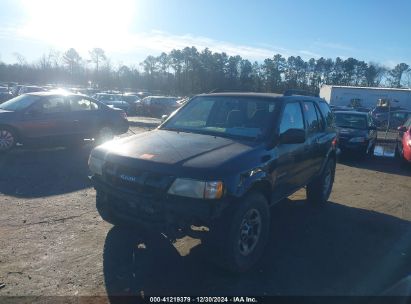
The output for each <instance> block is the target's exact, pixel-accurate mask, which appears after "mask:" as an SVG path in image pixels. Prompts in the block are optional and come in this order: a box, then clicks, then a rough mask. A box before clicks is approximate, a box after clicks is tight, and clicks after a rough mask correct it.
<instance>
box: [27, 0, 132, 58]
mask: <svg viewBox="0 0 411 304" xmlns="http://www.w3.org/2000/svg"><path fill="white" fill-rule="evenodd" d="M22 5H23V9H24V10H25V12H26V14H27V17H28V20H27V23H26V25H25V26H24V27H23V29H22V31H23V34H24V35H25V36H28V37H30V38H34V39H38V40H42V41H46V42H47V43H49V44H50V45H52V46H57V47H64V48H70V47H74V48H75V49H77V50H78V51H80V52H85V51H87V50H89V49H91V48H93V47H101V48H104V49H106V50H108V51H122V43H121V42H122V41H124V40H125V39H127V38H128V36H129V34H130V32H131V26H132V22H133V18H135V12H136V1H133V0H116V1H113V0H110V1H101V0H87V1H84V0H62V1H58V0H36V1H32V0H22Z"/></svg>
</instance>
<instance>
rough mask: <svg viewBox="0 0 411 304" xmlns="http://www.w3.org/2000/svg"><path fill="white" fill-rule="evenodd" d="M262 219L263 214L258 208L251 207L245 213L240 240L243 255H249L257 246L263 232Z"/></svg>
mask: <svg viewBox="0 0 411 304" xmlns="http://www.w3.org/2000/svg"><path fill="white" fill-rule="evenodd" d="M261 221H262V220H261V214H260V212H259V211H258V210H257V209H250V210H248V211H247V213H246V214H245V216H244V218H243V220H242V222H241V225H240V231H239V232H240V233H239V240H238V246H239V250H240V253H241V255H243V256H248V255H249V254H251V253H252V252H253V251H254V249H255V247H256V246H257V244H258V241H259V239H260V234H261V224H262V222H261Z"/></svg>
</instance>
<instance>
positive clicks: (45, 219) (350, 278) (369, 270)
mask: <svg viewBox="0 0 411 304" xmlns="http://www.w3.org/2000/svg"><path fill="white" fill-rule="evenodd" d="M131 120H132V123H131V125H132V128H131V129H132V130H133V132H135V133H138V132H142V131H144V130H146V129H148V128H152V127H153V126H154V125H155V123H157V121H155V120H153V121H150V119H149V120H141V119H138V118H133V119H131ZM131 133H132V132H129V134H131ZM90 149H91V148H90V147H87V146H86V147H84V148H83V149H79V150H74V151H73V150H65V149H44V150H24V149H18V150H16V151H14V152H12V153H10V154H7V155H3V156H1V158H0V210H1V212H0V283H4V284H5V287H4V288H1V289H0V296H11V295H12V296H28V295H32V296H44V295H50V296H53V295H61V296H63V295H64V296H74V295H87V296H94V295H102V296H106V295H107V294H109V295H112V294H130V293H131V294H142V293H143V294H145V295H150V294H154V295H160V294H165V295H170V294H178V295H189V294H191V295H195V294H197V295H198V294H201V295H207V294H211V295H216V294H218V295H242V294H243V295H367V294H379V293H380V292H381V291H383V290H385V289H386V288H388V287H389V286H392V285H393V284H395V283H396V282H398V281H399V280H400V279H402V278H403V277H405V276H406V275H409V273H410V269H411V242H410V240H411V199H410V195H411V169H410V168H405V167H403V166H401V165H400V164H399V163H397V161H396V160H394V159H390V158H377V157H376V158H374V159H372V160H366V161H359V160H354V159H341V160H340V161H339V164H338V165H337V173H336V180H335V184H334V190H333V193H332V196H331V198H330V202H329V204H328V205H327V206H326V207H324V208H315V207H312V206H309V205H308V204H306V202H305V201H304V199H305V193H304V192H303V191H300V192H298V193H296V194H295V195H293V196H292V197H290V198H289V199H287V200H284V201H283V202H281V203H280V204H278V205H277V206H275V207H274V208H273V209H272V215H271V216H272V225H271V230H272V231H271V238H270V242H269V245H268V247H267V249H266V252H265V258H264V259H263V260H262V262H261V264H260V265H258V267H257V268H256V270H254V271H252V272H251V273H248V274H245V275H236V276H235V275H232V274H228V273H226V272H224V271H223V270H221V269H219V268H217V267H216V266H214V265H213V264H211V263H210V262H208V260H209V259H208V257H209V256H212V255H213V252H211V251H209V250H208V249H207V248H204V247H203V246H202V245H201V241H200V240H199V239H193V238H190V237H187V236H185V237H182V238H181V239H178V240H177V242H176V243H171V242H170V241H169V240H168V239H167V238H166V237H165V236H163V235H154V234H151V235H147V234H146V233H143V232H141V231H135V230H125V229H120V228H114V227H113V226H111V225H110V224H107V223H105V222H103V221H102V220H101V218H100V217H99V215H98V214H97V212H96V209H95V191H94V190H93V188H91V185H90V182H89V181H88V178H87V174H88V168H87V158H88V154H89V152H90ZM0 302H1V298H0Z"/></svg>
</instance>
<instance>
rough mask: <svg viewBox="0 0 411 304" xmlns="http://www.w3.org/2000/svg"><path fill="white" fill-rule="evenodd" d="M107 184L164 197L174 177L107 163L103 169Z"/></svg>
mask: <svg viewBox="0 0 411 304" xmlns="http://www.w3.org/2000/svg"><path fill="white" fill-rule="evenodd" d="M103 178H104V180H105V182H106V183H108V184H110V185H112V186H115V187H116V188H124V189H127V190H129V191H132V192H135V193H140V194H142V195H143V196H148V197H162V196H164V194H165V193H166V192H167V190H168V188H169V187H170V186H171V183H172V182H173V181H174V177H173V176H168V175H163V174H158V173H153V172H147V171H141V170H138V169H134V168H129V167H125V166H121V165H117V164H114V163H107V164H106V165H105V166H104V169H103Z"/></svg>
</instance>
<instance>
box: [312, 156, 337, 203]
mask: <svg viewBox="0 0 411 304" xmlns="http://www.w3.org/2000/svg"><path fill="white" fill-rule="evenodd" d="M335 167H336V161H335V159H334V158H330V159H328V161H327V163H326V164H325V166H324V168H323V171H322V172H321V174H320V176H318V177H317V178H315V179H314V180H313V181H312V182H310V183H309V184H308V185H307V187H306V192H307V200H308V202H310V203H312V204H316V205H322V204H325V203H326V202H327V200H328V198H329V197H330V194H331V190H332V187H333V184H334V177H335Z"/></svg>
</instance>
